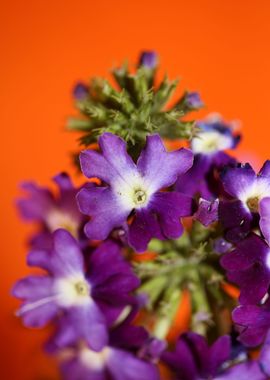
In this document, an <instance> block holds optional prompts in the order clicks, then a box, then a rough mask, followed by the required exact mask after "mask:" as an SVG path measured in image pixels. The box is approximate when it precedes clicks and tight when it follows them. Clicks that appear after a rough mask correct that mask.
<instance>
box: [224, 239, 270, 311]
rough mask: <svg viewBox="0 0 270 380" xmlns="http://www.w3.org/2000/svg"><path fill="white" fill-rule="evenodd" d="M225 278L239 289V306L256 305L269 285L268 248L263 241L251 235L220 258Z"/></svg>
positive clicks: (269, 254) (269, 259)
mask: <svg viewBox="0 0 270 380" xmlns="http://www.w3.org/2000/svg"><path fill="white" fill-rule="evenodd" d="M221 265H222V266H223V268H225V269H226V271H227V277H228V279H229V280H230V281H232V282H234V283H235V284H237V285H238V286H239V287H240V291H241V293H240V297H239V301H240V303H241V304H245V305H249V304H257V303H258V302H260V301H261V300H262V299H263V298H264V296H265V295H266V293H267V291H268V288H269V285H270V248H269V246H268V245H267V244H266V243H265V241H264V240H263V239H261V238H260V237H259V236H257V235H255V234H251V235H250V236H248V237H247V238H246V239H244V240H242V241H241V242H240V243H238V244H237V246H236V248H235V249H234V250H232V251H230V252H228V253H226V254H225V255H224V256H223V257H222V258H221Z"/></svg>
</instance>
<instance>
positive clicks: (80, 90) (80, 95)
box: [72, 82, 89, 101]
mask: <svg viewBox="0 0 270 380" xmlns="http://www.w3.org/2000/svg"><path fill="white" fill-rule="evenodd" d="M72 92H73V96H74V98H75V99H76V100H79V101H80V100H85V99H86V98H87V97H88V96H89V87H88V86H87V85H86V84H85V83H83V82H78V83H77V84H76V85H75V86H74V88H73V91H72Z"/></svg>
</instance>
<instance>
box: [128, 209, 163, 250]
mask: <svg viewBox="0 0 270 380" xmlns="http://www.w3.org/2000/svg"><path fill="white" fill-rule="evenodd" d="M153 237H156V238H159V239H163V238H164V236H163V234H162V232H161V228H160V225H159V223H158V220H157V217H156V215H154V214H153V213H151V212H148V211H146V210H145V209H141V210H138V211H137V212H136V216H135V219H134V221H133V222H132V223H131V225H130V227H129V235H128V240H129V244H130V245H131V246H132V247H133V248H134V249H135V250H136V251H137V252H143V251H145V250H146V249H147V245H148V243H149V241H150V240H151V239H152V238H153Z"/></svg>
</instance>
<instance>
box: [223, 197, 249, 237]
mask: <svg viewBox="0 0 270 380" xmlns="http://www.w3.org/2000/svg"><path fill="white" fill-rule="evenodd" d="M219 220H220V222H221V224H222V225H223V227H224V229H225V238H226V239H227V240H230V241H232V242H238V241H239V240H241V239H243V238H244V237H245V236H246V235H247V234H248V233H249V231H250V230H251V227H252V214H251V212H249V211H248V210H247V209H246V207H245V206H244V205H243V203H242V202H241V201H240V200H235V201H231V202H228V201H220V202H219Z"/></svg>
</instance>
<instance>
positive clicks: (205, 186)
mask: <svg viewBox="0 0 270 380" xmlns="http://www.w3.org/2000/svg"><path fill="white" fill-rule="evenodd" d="M197 125H198V127H199V128H200V131H199V132H198V134H197V135H196V136H195V137H194V138H193V139H192V141H191V149H192V151H193V153H194V155H195V156H194V165H193V166H192V168H191V169H190V170H188V171H187V172H186V173H185V174H183V175H181V176H179V178H178V180H177V182H176V189H177V191H179V192H182V193H184V194H193V195H196V194H199V195H200V196H201V197H202V198H204V199H207V200H212V199H215V198H217V196H219V193H220V185H219V180H218V179H217V173H216V172H220V170H221V169H222V168H223V167H224V166H225V165H229V164H234V163H235V160H234V159H233V158H232V157H230V156H229V155H228V154H227V153H225V152H224V150H227V149H233V148H235V147H236V146H237V144H238V142H239V140H240V136H239V135H234V134H233V130H232V128H231V125H230V124H228V123H225V122H224V121H222V120H220V119H218V120H217V119H214V120H211V119H210V120H209V121H204V122H198V123H197Z"/></svg>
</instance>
